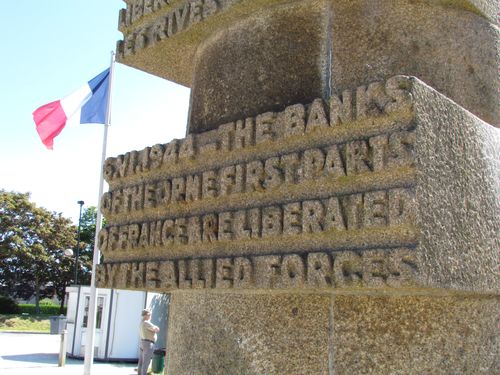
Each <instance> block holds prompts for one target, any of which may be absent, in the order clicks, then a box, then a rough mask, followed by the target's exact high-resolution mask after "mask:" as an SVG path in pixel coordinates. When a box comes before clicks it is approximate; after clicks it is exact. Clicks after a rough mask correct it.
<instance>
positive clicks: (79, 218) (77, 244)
mask: <svg viewBox="0 0 500 375" xmlns="http://www.w3.org/2000/svg"><path fill="white" fill-rule="evenodd" d="M76 203H78V204H79V205H80V215H79V216H78V233H77V235H76V236H77V241H76V252H75V285H78V256H79V255H80V225H81V223H82V206H83V204H84V203H85V202H84V201H78V202H76Z"/></svg>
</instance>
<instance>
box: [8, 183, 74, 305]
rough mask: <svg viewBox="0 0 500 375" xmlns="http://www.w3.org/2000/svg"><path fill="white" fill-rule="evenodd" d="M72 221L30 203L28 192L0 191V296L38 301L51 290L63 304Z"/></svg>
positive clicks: (68, 277)
mask: <svg viewBox="0 0 500 375" xmlns="http://www.w3.org/2000/svg"><path fill="white" fill-rule="evenodd" d="M75 233H76V228H75V226H74V225H72V224H71V221H70V220H69V219H67V218H64V217H62V216H61V214H57V213H54V212H49V211H48V210H46V209H44V208H41V207H37V206H36V205H35V204H34V203H32V202H30V195H29V193H18V192H7V191H5V190H3V189H2V190H0V271H1V272H0V274H1V278H0V293H2V294H5V295H9V296H12V297H14V298H25V299H28V298H31V297H32V296H33V295H34V296H35V301H36V306H37V307H36V309H37V311H39V301H40V299H41V298H43V297H45V296H46V295H47V293H48V292H49V289H50V288H52V289H54V290H55V292H56V293H57V295H58V296H59V298H61V297H62V303H61V306H62V305H63V304H64V295H65V288H66V285H68V284H69V282H70V280H71V278H72V269H73V268H72V266H73V264H74V263H73V262H72V260H71V259H70V258H65V257H64V254H63V251H64V249H67V248H73V247H74V246H75V243H76V238H75V237H76V236H75Z"/></svg>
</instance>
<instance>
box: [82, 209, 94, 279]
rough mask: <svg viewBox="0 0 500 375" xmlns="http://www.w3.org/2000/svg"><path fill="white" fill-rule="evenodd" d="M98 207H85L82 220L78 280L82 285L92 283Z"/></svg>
mask: <svg viewBox="0 0 500 375" xmlns="http://www.w3.org/2000/svg"><path fill="white" fill-rule="evenodd" d="M96 217H97V209H96V207H94V206H89V207H88V208H85V209H84V210H83V212H82V218H81V220H80V246H79V257H78V258H79V259H78V260H79V261H78V263H79V265H78V280H79V283H80V284H82V285H90V278H91V273H92V259H93V254H94V237H95V224H96Z"/></svg>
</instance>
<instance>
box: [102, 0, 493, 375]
mask: <svg viewBox="0 0 500 375" xmlns="http://www.w3.org/2000/svg"><path fill="white" fill-rule="evenodd" d="M125 2H126V5H127V6H126V9H123V10H122V11H121V12H120V16H119V28H120V30H121V31H122V32H123V34H124V38H123V40H122V41H119V42H118V45H117V54H118V59H119V61H121V62H122V63H125V64H127V65H130V66H133V67H136V68H138V69H141V70H144V71H146V72H149V73H152V74H155V75H157V76H160V77H163V78H166V79H168V80H172V81H175V82H178V83H180V84H183V85H186V86H189V87H190V88H191V103H190V113H189V121H188V122H189V123H188V131H187V134H186V137H185V138H184V139H178V140H177V139H176V140H172V141H170V142H168V143H166V144H155V145H151V146H149V147H146V148H144V149H143V150H138V151H130V152H128V153H126V154H124V155H118V156H113V157H110V158H108V159H107V160H106V163H105V165H104V175H105V178H106V180H107V182H108V184H109V191H108V192H106V193H105V194H104V196H103V197H102V210H103V213H104V215H105V216H106V218H107V226H106V227H105V228H104V229H102V231H101V232H100V234H99V247H100V249H101V251H102V253H103V255H104V262H103V263H102V264H101V265H99V266H98V269H97V280H98V285H99V286H101V287H112V288H118V289H138V290H151V291H159V292H166V293H171V295H172V296H171V305H170V314H169V329H168V332H167V333H166V334H167V342H168V348H167V360H166V373H167V374H169V375H177V374H186V375H188V374H189V375H194V374H224V375H225V374H228V375H229V374H231V375H233V374H249V375H250V374H255V375H256V374H265V375H271V374H287V375H288V374H297V375H299V374H301V375H303V374H328V375H332V374H367V373H370V374H420V373H422V374H495V373H500V361H499V359H498V347H499V345H500V336H499V334H498V324H499V321H500V304H499V291H500V241H499V233H500V199H499V196H500V146H499V145H500V132H499V130H498V129H497V128H496V127H497V126H498V125H500V106H499V103H500V101H499V99H500V94H499V92H500V90H499V88H500V84H499V81H500V75H499V74H498V72H499V69H498V68H499V57H500V50H499V47H498V46H499V45H500V43H499V3H498V1H487V0H483V1H481V0H470V1H466V0H462V1H445V0H442V1H441V0H432V1H431V0H428V1H424V0H421V1H418V0H413V1H410V0H408V1H405V0H397V1H383V0H370V1H368V0H366V1H361V0H351V1H345V0H295V1H291V0H288V1H285V0H275V1H271V0H189V1H186V0H184V1H174V0H127V1H125ZM165 100H168V99H167V98H166V99H165ZM165 126H166V127H167V126H168V120H167V121H166V124H165Z"/></svg>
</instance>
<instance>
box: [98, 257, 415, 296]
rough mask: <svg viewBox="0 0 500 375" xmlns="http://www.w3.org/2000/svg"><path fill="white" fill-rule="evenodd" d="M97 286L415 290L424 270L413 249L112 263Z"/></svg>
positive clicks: (102, 270)
mask: <svg viewBox="0 0 500 375" xmlns="http://www.w3.org/2000/svg"><path fill="white" fill-rule="evenodd" d="M96 276H97V285H98V286H99V287H103V288H104V287H106V288H117V289H148V290H162V291H172V290H176V289H213V288H218V289H303V288H314V289H322V288H355V287H365V288H366V287H367V288H384V287H404V286H415V285H416V284H417V283H418V277H419V266H418V260H417V258H416V256H415V252H414V251H412V250H411V249H407V248H397V249H390V250H387V249H373V250H367V251H363V252H355V251H343V252H315V253H308V254H286V255H265V256H248V257H228V258H207V259H179V260H171V261H169V260H167V261H163V260H160V261H141V262H127V263H108V264H103V265H100V266H98V268H97V274H96Z"/></svg>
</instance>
